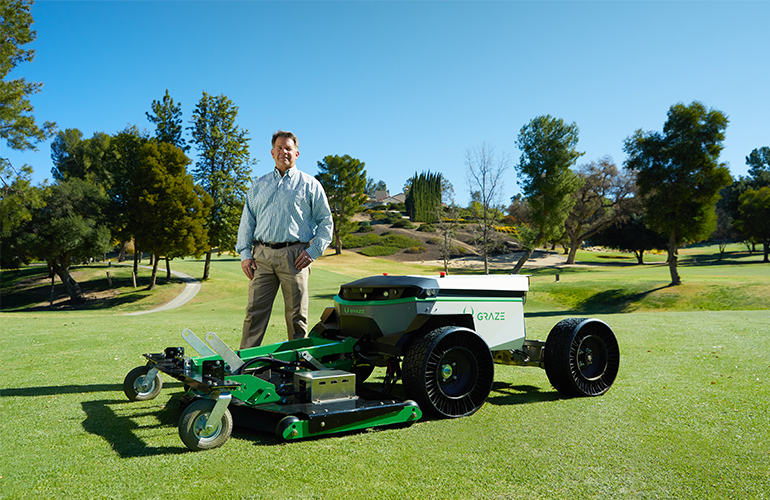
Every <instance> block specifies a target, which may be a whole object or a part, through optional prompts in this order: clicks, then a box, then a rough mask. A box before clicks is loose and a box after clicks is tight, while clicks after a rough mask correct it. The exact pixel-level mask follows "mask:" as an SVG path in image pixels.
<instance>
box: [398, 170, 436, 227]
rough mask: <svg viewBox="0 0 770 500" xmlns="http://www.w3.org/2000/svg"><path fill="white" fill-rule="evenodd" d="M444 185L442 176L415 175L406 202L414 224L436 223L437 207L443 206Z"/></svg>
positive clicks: (429, 174)
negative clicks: (442, 189) (442, 190)
mask: <svg viewBox="0 0 770 500" xmlns="http://www.w3.org/2000/svg"><path fill="white" fill-rule="evenodd" d="M442 185H443V183H442V176H441V174H433V173H430V172H423V173H421V174H420V175H417V172H415V173H414V176H413V177H412V179H411V182H410V189H409V192H407V194H406V200H405V202H404V204H405V206H406V210H407V212H409V219H410V220H411V221H412V222H435V221H436V206H440V205H441V186H442Z"/></svg>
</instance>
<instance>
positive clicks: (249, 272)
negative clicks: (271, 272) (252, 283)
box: [241, 259, 257, 279]
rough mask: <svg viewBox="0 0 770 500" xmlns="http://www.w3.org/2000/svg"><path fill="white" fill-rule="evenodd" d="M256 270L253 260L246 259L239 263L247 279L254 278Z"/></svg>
mask: <svg viewBox="0 0 770 500" xmlns="http://www.w3.org/2000/svg"><path fill="white" fill-rule="evenodd" d="M256 268H257V266H256V265H254V259H246V260H242V261H241V269H243V272H244V273H245V274H246V276H247V277H248V278H249V279H252V278H254V270H255V269H256Z"/></svg>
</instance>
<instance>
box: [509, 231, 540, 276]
mask: <svg viewBox="0 0 770 500" xmlns="http://www.w3.org/2000/svg"><path fill="white" fill-rule="evenodd" d="M544 239H545V233H544V232H543V231H542V230H541V231H540V233H539V234H538V235H537V238H535V241H534V242H533V243H532V248H530V249H529V250H526V251H525V252H524V255H522V256H521V258H520V259H519V261H518V262H517V263H516V265H515V266H513V271H512V274H519V271H521V268H522V267H524V264H525V263H526V262H527V261H528V260H529V258H530V257H532V254H533V253H535V249H536V248H537V247H538V246H540V244H541V243H542V242H543V240H544Z"/></svg>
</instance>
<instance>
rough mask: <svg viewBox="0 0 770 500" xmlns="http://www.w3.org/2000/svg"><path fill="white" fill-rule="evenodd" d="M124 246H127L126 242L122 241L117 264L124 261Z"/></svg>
mask: <svg viewBox="0 0 770 500" xmlns="http://www.w3.org/2000/svg"><path fill="white" fill-rule="evenodd" d="M126 246H128V242H127V241H124V242H123V243H122V244H121V245H120V251H119V252H118V262H123V261H124V260H126Z"/></svg>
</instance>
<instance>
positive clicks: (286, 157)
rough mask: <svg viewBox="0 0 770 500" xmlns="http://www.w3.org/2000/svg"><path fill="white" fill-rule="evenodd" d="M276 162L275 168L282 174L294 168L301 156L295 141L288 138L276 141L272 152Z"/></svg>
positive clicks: (280, 138)
mask: <svg viewBox="0 0 770 500" xmlns="http://www.w3.org/2000/svg"><path fill="white" fill-rule="evenodd" d="M270 154H272V155H273V159H274V160H275V168H277V169H278V170H280V171H281V172H286V171H287V170H288V169H290V168H292V167H294V165H295V164H296V162H297V157H298V156H299V150H298V149H297V147H296V146H295V145H294V140H293V139H290V138H288V137H278V138H277V139H276V140H275V145H273V149H271V150H270Z"/></svg>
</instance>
